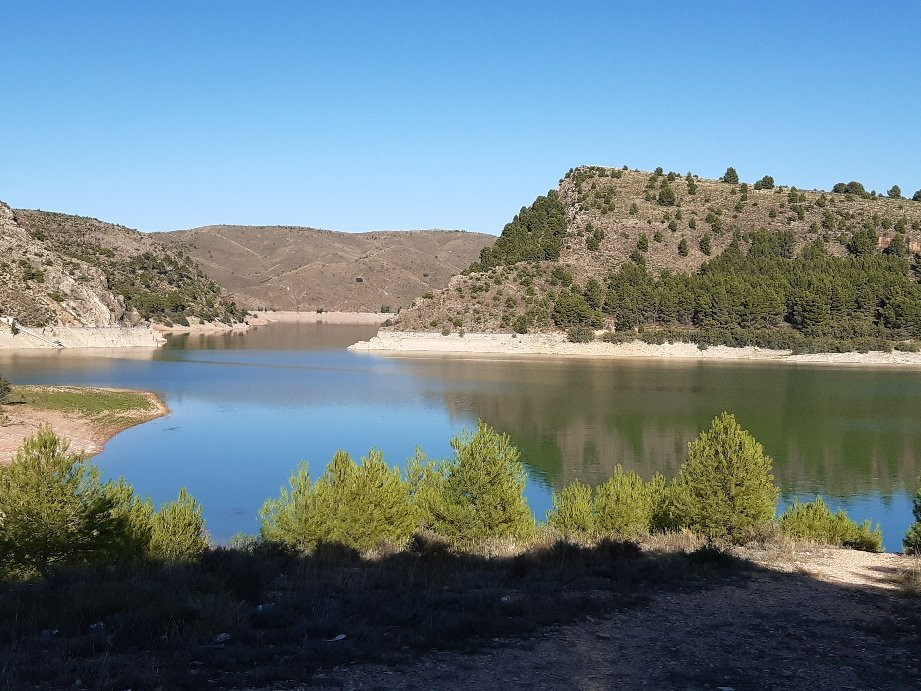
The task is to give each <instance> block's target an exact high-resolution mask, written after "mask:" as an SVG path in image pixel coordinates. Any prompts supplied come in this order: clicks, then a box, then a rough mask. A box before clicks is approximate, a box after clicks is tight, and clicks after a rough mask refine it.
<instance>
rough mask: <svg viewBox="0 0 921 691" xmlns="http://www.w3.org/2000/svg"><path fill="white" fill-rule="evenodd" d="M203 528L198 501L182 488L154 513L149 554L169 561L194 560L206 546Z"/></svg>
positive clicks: (203, 523)
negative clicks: (174, 497) (174, 498)
mask: <svg viewBox="0 0 921 691" xmlns="http://www.w3.org/2000/svg"><path fill="white" fill-rule="evenodd" d="M204 531H205V519H203V518H202V515H201V504H199V503H198V502H197V501H195V499H194V498H193V497H192V496H191V495H189V493H188V492H186V489H185V487H183V488H182V489H180V490H179V497H178V498H177V499H176V500H175V501H173V502H170V503H167V504H164V505H163V507H162V508H161V509H160V510H159V511H158V512H157V513H156V514H155V515H154V516H153V520H152V521H151V530H150V547H149V550H148V554H149V556H151V557H153V558H154V559H160V560H162V561H171V562H179V561H189V560H192V559H197V558H198V557H200V556H201V555H202V553H204V551H205V550H206V549H208V539H207V538H206V537H205V532H204Z"/></svg>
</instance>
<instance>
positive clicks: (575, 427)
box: [0, 324, 921, 549]
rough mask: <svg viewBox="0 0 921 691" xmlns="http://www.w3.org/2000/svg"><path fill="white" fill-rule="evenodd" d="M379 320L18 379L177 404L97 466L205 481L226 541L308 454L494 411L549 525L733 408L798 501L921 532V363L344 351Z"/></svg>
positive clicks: (233, 336)
mask: <svg viewBox="0 0 921 691" xmlns="http://www.w3.org/2000/svg"><path fill="white" fill-rule="evenodd" d="M375 329H376V327H373V326H370V327H369V326H341V325H326V324H284V325H281V324H279V325H271V326H268V327H260V328H257V329H253V330H251V331H250V332H247V333H245V334H244V333H228V334H208V335H176V336H171V337H170V340H169V343H168V345H167V346H166V347H164V348H162V349H160V350H156V351H152V350H142V349H139V350H131V351H111V350H109V351H102V352H101V353H100V351H79V352H78V351H55V352H37V353H29V354H12V353H0V372H2V373H4V374H7V375H8V376H10V377H11V378H12V379H13V380H14V381H15V382H20V383H47V384H74V385H97V386H122V387H129V388H143V389H150V390H154V391H157V392H160V393H161V394H162V395H163V396H164V397H165V398H166V401H167V403H168V404H169V405H170V407H171V409H172V414H171V415H170V416H169V417H167V418H162V419H160V420H156V421H154V422H151V423H148V424H145V425H141V426H139V427H136V428H133V429H131V430H128V431H126V432H124V433H122V434H120V435H118V436H117V437H116V438H115V439H113V440H112V441H111V442H110V443H109V444H108V445H107V446H106V448H105V449H104V451H103V452H102V453H101V454H100V455H99V456H97V459H96V460H97V462H98V463H99V465H100V466H101V467H102V469H103V471H104V472H106V473H107V474H109V475H120V474H121V475H125V476H126V477H127V479H128V480H129V481H131V482H132V483H134V484H135V485H136V486H137V487H138V489H139V490H140V491H141V492H143V493H144V494H150V495H151V496H153V498H154V500H155V501H156V502H160V501H163V500H165V499H167V498H170V497H172V496H175V493H176V491H178V488H179V487H180V486H182V485H186V486H188V487H189V489H190V491H192V493H193V494H195V495H196V496H197V497H198V498H199V499H200V500H201V501H202V503H203V504H204V506H205V510H206V518H207V520H208V523H209V527H210V528H211V530H212V531H213V533H214V535H215V536H216V537H217V538H219V539H226V538H227V537H229V536H230V535H232V534H233V533H235V532H238V531H249V532H252V531H253V530H255V528H256V526H257V519H256V511H257V509H258V507H259V505H260V504H261V502H262V501H263V499H265V498H266V497H267V496H270V495H272V494H275V493H277V491H278V488H279V486H280V485H281V484H282V483H284V482H285V480H286V479H287V476H288V474H289V472H290V471H291V469H293V468H294V467H295V466H296V464H297V463H298V461H300V460H301V459H306V460H308V461H309V462H310V463H311V470H312V472H313V473H314V475H316V474H318V473H320V472H322V469H323V466H324V464H325V463H326V461H327V460H328V459H329V458H330V457H331V456H332V454H333V453H334V452H335V450H336V449H337V448H339V447H343V448H345V449H347V450H348V451H350V452H351V453H352V454H353V455H355V456H356V457H358V456H361V455H362V454H364V453H366V452H367V450H368V449H369V448H370V447H371V446H377V447H379V448H381V449H382V450H383V451H384V453H385V457H386V458H387V460H388V461H389V462H391V463H398V462H401V461H402V460H403V459H405V458H407V457H409V456H410V455H411V454H412V451H413V448H414V447H415V446H416V445H417V444H418V445H421V446H422V447H423V448H424V449H425V450H426V451H428V452H429V453H430V455H433V456H436V457H438V456H447V455H449V454H450V453H451V450H450V446H449V444H448V442H449V440H450V438H451V436H452V435H454V434H456V433H458V432H459V431H461V430H462V429H464V428H467V429H469V428H471V427H472V426H473V425H474V424H475V422H476V420H477V418H482V419H484V420H486V421H488V422H489V423H490V424H492V425H494V426H495V427H497V428H498V429H500V430H502V431H505V432H508V433H509V434H510V435H511V436H512V437H513V438H514V439H515V441H516V442H517V443H518V444H519V446H520V447H521V449H522V451H523V453H524V456H525V458H526V460H527V463H528V468H529V472H530V478H531V479H530V481H529V483H528V488H527V493H528V498H529V501H530V502H531V506H532V508H534V510H535V514H536V515H537V516H538V517H540V518H542V517H543V515H544V513H545V511H546V509H547V508H549V505H550V494H551V490H552V489H553V488H559V487H562V486H563V485H564V484H566V483H568V482H570V481H572V480H574V479H581V480H584V481H587V482H597V481H600V480H603V479H605V478H606V477H607V476H608V475H609V474H610V472H611V470H612V469H613V467H614V465H615V464H616V463H621V464H623V465H624V466H626V467H629V468H635V469H636V470H638V471H639V472H640V473H641V474H643V475H644V476H647V477H648V476H650V475H651V474H652V473H653V472H655V471H663V472H665V473H668V474H672V473H674V472H675V471H676V470H677V467H678V466H679V465H680V463H681V462H682V461H683V460H684V457H685V452H686V447H687V443H688V441H690V440H691V439H693V438H694V437H695V436H696V435H697V433H698V432H699V431H700V430H701V429H702V428H703V427H705V426H706V425H707V424H708V423H709V421H710V419H711V418H712V417H713V416H715V415H716V414H718V413H719V412H721V411H722V410H729V411H732V412H733V413H735V414H736V416H737V417H738V419H739V421H740V422H741V423H742V424H743V425H744V426H745V427H747V428H748V429H750V430H751V431H752V433H753V434H754V435H755V436H756V437H757V438H758V439H759V440H760V441H761V442H762V443H763V444H764V446H765V447H766V449H767V451H768V453H770V454H771V455H772V456H773V457H774V459H775V469H776V476H777V480H778V482H779V483H780V484H781V486H782V488H783V490H784V492H785V497H786V499H788V500H789V499H790V497H792V496H793V495H794V493H810V492H821V493H823V494H825V495H826V496H829V497H830V498H831V499H832V501H831V502H830V503H832V504H833V505H843V506H846V507H847V508H848V509H849V510H851V511H853V512H854V515H855V516H856V517H857V518H861V519H862V518H870V517H871V518H873V519H875V520H878V521H880V522H881V523H882V524H883V529H884V534H885V537H886V544H887V547H888V548H889V549H897V548H898V545H899V539H900V537H901V534H902V533H903V532H904V530H905V528H906V526H907V525H908V522H909V518H910V498H909V492H910V491H911V490H913V488H914V486H915V483H916V479H917V476H918V474H919V472H921V464H919V460H918V450H919V449H921V425H919V424H918V423H919V412H918V411H917V409H916V405H915V402H916V401H917V400H921V372H913V371H892V370H856V369H845V370H836V369H828V368H819V367H783V366H776V365H765V364H739V363H731V364H710V363H697V362H694V363H680V364H679V363H663V362H646V361H631V362H625V361H620V362H610V361H608V362H605V361H601V360H563V361H554V360H548V359H538V358H534V359H528V358H524V359H521V358H519V359H514V360H501V359H483V358H462V357H461V358H458V357H407V358H382V357H378V356H372V355H367V354H357V353H351V352H348V351H346V350H345V349H344V348H345V346H346V345H348V344H350V343H352V342H354V341H356V340H359V339H363V338H368V337H370V336H371V335H373V334H374V332H375ZM100 354H104V355H105V357H100Z"/></svg>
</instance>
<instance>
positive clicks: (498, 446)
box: [409, 421, 534, 546]
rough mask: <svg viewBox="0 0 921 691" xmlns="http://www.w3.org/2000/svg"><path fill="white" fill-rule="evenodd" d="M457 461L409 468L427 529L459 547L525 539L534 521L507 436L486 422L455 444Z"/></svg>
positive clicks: (515, 451) (517, 458)
mask: <svg viewBox="0 0 921 691" xmlns="http://www.w3.org/2000/svg"><path fill="white" fill-rule="evenodd" d="M451 446H452V447H453V449H454V458H453V460H450V461H442V462H439V463H428V464H427V465H423V464H422V463H421V462H420V461H419V460H418V459H414V460H413V461H411V463H410V469H409V474H410V485H411V487H412V494H413V500H414V502H415V504H416V506H417V507H418V508H419V510H420V513H421V516H422V524H423V526H424V527H426V528H428V529H430V530H432V531H433V532H435V533H436V534H438V535H440V536H442V537H444V538H446V539H447V540H449V541H450V542H452V543H453V544H455V545H457V546H473V545H476V544H480V543H482V542H483V541H485V540H488V539H491V538H527V537H528V536H530V535H531V534H532V533H533V531H534V517H533V516H532V514H531V509H530V508H528V503H527V500H526V499H525V497H524V486H525V470H524V465H523V464H522V462H521V459H520V454H519V452H518V449H517V448H516V447H515V445H514V444H512V442H511V440H510V439H509V437H508V435H505V434H500V433H498V432H496V431H495V430H494V429H493V428H492V427H490V426H489V425H487V424H486V423H484V422H482V421H481V422H480V423H479V424H478V425H477V431H476V434H474V435H472V436H471V435H469V434H464V435H460V436H457V437H455V438H454V439H452V440H451Z"/></svg>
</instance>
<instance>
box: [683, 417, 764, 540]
mask: <svg viewBox="0 0 921 691" xmlns="http://www.w3.org/2000/svg"><path fill="white" fill-rule="evenodd" d="M679 486H680V492H679V493H678V496H677V497H676V503H677V510H678V514H679V515H680V517H681V521H682V523H683V524H684V525H685V526H686V527H688V528H690V529H691V530H693V531H695V532H697V533H699V534H701V535H704V536H706V537H708V538H711V539H720V540H722V539H727V540H730V541H733V542H743V541H745V540H746V539H747V538H748V537H749V536H750V535H751V533H752V531H753V530H754V529H755V528H756V527H757V526H758V525H759V524H763V523H767V522H770V521H771V520H773V518H774V513H775V511H776V507H777V497H778V494H779V489H778V488H777V487H776V486H775V485H774V476H773V475H772V461H771V458H770V456H768V455H767V454H765V453H764V447H762V446H761V444H759V443H758V442H757V441H756V440H755V438H754V437H752V435H751V434H749V433H748V432H747V431H745V430H744V429H742V428H741V427H740V426H739V423H738V422H736V419H735V418H734V417H733V416H732V415H730V414H729V413H722V414H721V415H719V416H717V417H716V418H714V420H713V422H712V424H711V425H710V428H709V429H707V430H705V431H703V432H701V433H700V436H699V437H698V438H697V439H696V440H695V441H693V442H691V443H690V444H688V460H687V461H685V463H684V464H683V465H682V466H681V470H680V479H679Z"/></svg>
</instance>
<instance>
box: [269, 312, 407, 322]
mask: <svg viewBox="0 0 921 691" xmlns="http://www.w3.org/2000/svg"><path fill="white" fill-rule="evenodd" d="M253 314H255V315H256V316H257V317H258V318H259V319H264V320H266V321H267V322H281V323H293V322H301V323H307V324H318V323H323V324H383V323H384V322H385V321H387V320H388V319H392V318H393V317H394V316H396V315H393V314H388V313H383V312H320V313H317V312H282V311H279V312H254V313H253Z"/></svg>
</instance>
